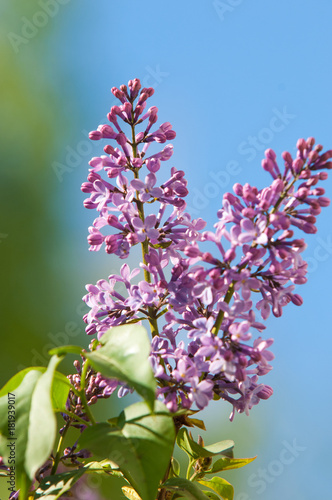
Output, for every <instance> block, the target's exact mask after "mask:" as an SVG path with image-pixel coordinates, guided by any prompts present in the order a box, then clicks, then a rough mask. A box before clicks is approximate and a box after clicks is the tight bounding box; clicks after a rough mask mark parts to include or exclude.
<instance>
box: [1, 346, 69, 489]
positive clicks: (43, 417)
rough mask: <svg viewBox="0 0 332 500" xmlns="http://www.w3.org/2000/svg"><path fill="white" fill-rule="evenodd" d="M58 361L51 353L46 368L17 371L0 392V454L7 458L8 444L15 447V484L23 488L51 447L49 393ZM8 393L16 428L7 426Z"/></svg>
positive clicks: (53, 430) (52, 420)
mask: <svg viewBox="0 0 332 500" xmlns="http://www.w3.org/2000/svg"><path fill="white" fill-rule="evenodd" d="M60 361H61V358H59V357H57V356H54V357H53V358H51V360H50V362H49V365H48V367H47V369H46V370H45V369H44V370H41V369H35V368H30V369H26V370H23V371H22V372H19V373H18V374H16V375H15V376H14V377H13V378H12V379H10V380H9V382H8V383H7V384H6V385H5V386H4V387H3V389H2V390H1V392H0V455H2V456H3V457H4V461H5V462H8V459H9V452H10V447H8V444H12V448H14V447H15V454H16V456H15V466H16V473H17V487H18V488H20V487H21V488H22V489H23V490H24V489H25V488H26V486H27V484H28V479H27V478H28V477H29V478H30V479H33V477H34V475H35V472H36V471H37V469H38V468H39V467H40V466H41V465H42V464H43V463H44V462H45V461H46V460H47V458H48V457H49V455H50V453H51V451H52V448H53V444H54V440H55V436H56V417H55V414H54V410H53V404H52V397H51V393H52V385H53V378H54V373H55V368H56V366H57V365H58V364H59V362H60ZM8 393H10V394H11V395H13V396H12V399H15V404H14V405H15V430H13V429H14V427H10V428H9V429H8V423H9V421H8V415H9V413H8ZM59 397H60V396H59Z"/></svg>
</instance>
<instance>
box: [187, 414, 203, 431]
mask: <svg viewBox="0 0 332 500" xmlns="http://www.w3.org/2000/svg"><path fill="white" fill-rule="evenodd" d="M186 422H187V425H188V427H198V428H199V429H202V430H203V431H206V427H205V424H204V421H203V420H200V419H198V418H189V417H187V419H186ZM189 424H190V425H189Z"/></svg>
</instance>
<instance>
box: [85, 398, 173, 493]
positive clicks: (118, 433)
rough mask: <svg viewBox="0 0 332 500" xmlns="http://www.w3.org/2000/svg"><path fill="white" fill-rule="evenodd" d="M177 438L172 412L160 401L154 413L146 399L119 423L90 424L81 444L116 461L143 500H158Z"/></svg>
mask: <svg viewBox="0 0 332 500" xmlns="http://www.w3.org/2000/svg"><path fill="white" fill-rule="evenodd" d="M174 440H175V429H174V424H173V419H172V415H171V414H170V413H169V412H168V410H167V409H166V407H165V406H164V405H163V404H162V403H161V402H159V401H157V402H156V407H155V412H154V413H153V414H151V413H150V410H149V407H148V406H147V404H146V403H145V402H142V403H136V404H134V405H131V406H129V407H128V408H126V409H125V410H124V411H123V412H122V413H121V414H120V416H119V418H118V423H117V426H115V425H110V424H108V423H106V422H105V423H100V424H96V425H93V426H90V427H89V428H87V429H85V430H84V431H83V433H82V435H81V437H80V439H79V441H78V444H79V446H80V447H81V448H87V449H89V450H90V451H92V452H93V453H94V454H95V455H97V456H99V457H101V458H107V459H108V460H111V461H112V462H115V463H116V464H117V465H118V467H119V469H120V470H121V472H122V473H123V475H124V477H125V478H126V479H127V480H128V482H129V483H130V485H131V486H132V487H133V488H134V489H135V490H136V492H137V493H138V494H139V495H140V497H141V498H142V500H155V498H156V494H157V490H158V486H159V483H160V481H161V480H162V478H163V477H164V474H165V472H166V469H167V466H168V464H169V461H170V459H171V456H172V451H173V447H174Z"/></svg>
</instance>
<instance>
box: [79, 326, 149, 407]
mask: <svg viewBox="0 0 332 500" xmlns="http://www.w3.org/2000/svg"><path fill="white" fill-rule="evenodd" d="M100 342H101V343H102V344H103V345H102V347H101V348H100V349H98V350H96V351H93V352H84V353H83V355H84V356H85V357H86V358H87V359H88V360H89V362H90V364H91V365H92V367H93V368H94V369H95V370H96V371H98V372H100V373H102V374H103V375H105V376H106V377H108V378H116V379H118V380H121V381H123V382H125V383H127V384H128V385H129V386H131V387H133V388H134V389H135V390H136V391H137V392H138V394H140V395H141V396H142V397H143V398H144V399H145V401H146V402H147V403H148V405H149V406H150V408H151V409H153V404H154V400H155V392H156V380H155V378H154V375H153V372H152V368H151V365H150V362H149V359H148V358H149V355H150V350H151V345H150V341H149V338H148V335H147V332H146V330H145V328H143V327H142V326H140V325H122V326H116V327H114V328H111V329H110V330H108V331H107V332H106V333H104V335H103V336H102V338H101V339H100Z"/></svg>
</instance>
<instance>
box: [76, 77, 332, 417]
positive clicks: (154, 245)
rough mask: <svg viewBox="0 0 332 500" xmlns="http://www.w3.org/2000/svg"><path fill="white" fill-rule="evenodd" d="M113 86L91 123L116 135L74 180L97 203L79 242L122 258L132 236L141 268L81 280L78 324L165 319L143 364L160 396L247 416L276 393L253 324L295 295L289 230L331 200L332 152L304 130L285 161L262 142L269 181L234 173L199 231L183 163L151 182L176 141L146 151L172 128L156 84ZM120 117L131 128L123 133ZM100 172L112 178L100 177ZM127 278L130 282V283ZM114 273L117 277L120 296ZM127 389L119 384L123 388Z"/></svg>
mask: <svg viewBox="0 0 332 500" xmlns="http://www.w3.org/2000/svg"><path fill="white" fill-rule="evenodd" d="M112 92H113V94H114V96H115V97H117V98H118V99H119V100H120V105H119V106H113V107H112V108H111V111H110V113H109V114H108V119H109V121H110V123H111V124H112V126H110V125H101V126H99V127H98V128H97V130H96V131H93V132H91V133H90V138H91V139H92V140H103V139H106V140H107V141H108V142H109V140H113V141H115V143H114V144H113V146H112V145H110V144H107V145H106V146H105V147H104V152H105V153H106V156H105V155H102V156H101V157H98V158H93V159H92V160H91V161H90V167H91V168H90V172H89V175H88V182H85V183H84V184H83V185H82V191H83V192H84V193H87V194H89V198H87V199H86V200H85V202H84V205H85V206H86V208H88V209H95V210H97V212H98V216H97V218H96V219H95V221H94V222H93V225H92V226H91V227H90V228H89V236H88V242H89V245H90V249H91V250H93V251H98V250H99V249H100V248H101V247H102V246H103V245H105V250H106V252H107V253H109V254H112V253H114V254H116V255H117V256H119V257H120V258H121V259H125V258H127V257H128V255H129V254H130V250H131V247H132V246H134V245H137V244H139V243H141V245H142V248H143V259H142V262H141V263H140V265H139V268H140V269H134V270H133V271H132V272H130V269H129V266H128V265H127V264H124V265H123V266H122V268H121V272H120V274H121V275H120V276H116V275H112V276H110V277H109V281H106V280H100V281H98V282H97V284H96V285H87V287H86V288H87V292H88V293H87V295H85V296H84V298H83V300H84V301H85V303H86V304H87V305H88V306H89V308H90V311H89V312H88V313H87V314H86V315H85V317H84V321H85V322H86V324H87V327H86V332H87V334H89V335H94V334H96V335H97V337H98V338H100V337H101V336H102V335H103V334H104V333H105V331H107V330H108V329H110V328H112V327H114V326H118V325H122V324H125V323H128V322H131V321H133V320H135V321H137V320H139V319H140V318H141V319H143V318H144V319H146V318H149V320H150V322H151V323H152V321H153V318H156V317H157V316H158V317H159V316H160V317H162V318H163V319H162V321H163V326H162V327H161V329H160V331H158V330H157V331H156V330H154V331H153V338H152V341H151V365H152V367H153V370H154V373H155V377H156V378H157V380H158V382H159V384H158V385H159V387H158V390H157V394H158V396H159V398H161V399H162V400H163V401H164V402H165V404H166V406H167V407H168V408H169V409H170V410H171V411H176V410H177V409H178V408H179V407H182V408H190V407H191V406H192V405H196V407H197V408H198V409H202V408H204V407H206V406H207V405H208V403H209V401H210V400H212V399H213V398H222V399H224V400H225V401H228V402H229V403H231V405H232V406H233V411H232V414H231V418H233V415H234V412H235V411H237V412H245V413H246V414H248V412H249V410H250V409H251V408H252V406H254V405H256V404H257V403H258V402H259V401H260V400H261V399H267V398H269V397H270V396H271V394H272V392H273V391H272V388H271V387H269V386H268V385H266V384H264V383H262V382H261V380H260V377H261V376H264V375H266V374H267V373H268V372H269V371H270V370H271V365H270V362H271V361H272V359H273V357H274V356H273V354H272V353H271V351H270V350H269V348H270V346H271V344H272V342H273V341H272V339H269V338H267V339H263V338H262V337H261V336H258V337H256V338H255V331H257V332H259V334H260V333H261V332H262V331H263V330H264V329H265V325H264V324H263V323H262V322H261V321H262V320H263V321H265V320H266V319H267V318H268V317H269V315H270V314H271V312H272V314H273V315H274V316H276V317H279V316H281V315H282V312H283V308H284V307H285V306H286V305H287V304H289V303H290V302H292V303H293V304H295V305H301V304H302V298H301V296H300V295H298V294H297V293H295V288H296V285H301V284H304V283H305V282H306V281H307V278H306V274H307V263H306V262H305V260H304V259H303V258H302V255H301V254H302V252H303V251H304V250H305V248H306V243H305V240H304V239H303V238H299V237H298V231H299V230H300V231H303V232H304V233H305V234H313V233H315V232H316V230H317V229H316V226H315V223H316V217H317V215H318V214H319V213H320V211H321V208H322V207H326V206H328V205H329V200H328V198H326V197H325V196H324V194H325V192H324V189H323V188H322V187H317V184H318V182H319V181H323V180H325V179H327V172H326V170H329V169H331V168H332V162H331V161H330V159H331V158H332V151H327V152H325V153H323V154H322V146H321V145H316V146H315V140H314V139H313V138H311V137H310V138H308V139H307V140H304V139H300V140H299V141H298V142H297V153H296V157H295V158H293V157H292V156H291V154H290V153H288V152H285V153H283V155H282V157H283V160H284V167H283V168H282V167H281V166H280V165H278V163H277V159H276V154H275V153H274V151H273V150H272V149H267V150H266V151H265V158H264V159H263V160H262V167H263V169H264V170H265V171H266V172H267V173H269V174H270V175H271V177H272V181H271V184H270V185H268V186H267V187H265V188H263V189H258V188H257V187H256V186H250V185H249V184H244V185H243V186H242V185H241V184H239V183H236V184H235V185H234V187H233V193H225V194H224V196H223V200H222V207H221V208H220V210H219V211H218V213H217V216H218V221H217V222H216V224H215V226H214V231H211V230H205V227H206V223H205V221H204V220H203V219H200V218H199V219H194V220H192V219H191V217H190V215H189V214H188V213H187V212H186V202H185V200H184V198H185V197H186V196H187V194H188V189H187V181H186V179H185V174H184V172H183V171H181V170H177V169H176V168H175V167H172V168H171V171H170V176H169V179H168V180H167V181H166V182H164V183H163V184H161V185H160V186H159V185H158V180H157V175H156V174H157V172H158V171H159V170H160V169H161V168H164V167H161V162H166V161H168V160H169V159H170V158H171V156H172V152H173V146H172V145H170V144H168V145H165V146H164V149H163V150H162V151H160V152H159V153H155V154H153V155H151V156H147V151H148V149H149V146H150V144H151V143H152V142H156V143H157V144H159V143H160V144H164V143H165V142H167V141H168V140H172V139H174V138H175V136H176V134H175V132H174V131H173V130H172V127H171V125H170V124H169V123H168V122H166V123H164V124H162V125H160V127H159V128H157V129H156V130H153V126H154V125H155V123H156V122H157V119H158V116H157V115H158V109H157V108H156V107H155V106H152V107H150V108H149V109H148V110H147V111H146V105H147V100H148V99H149V98H150V97H151V96H152V95H153V93H154V91H153V89H152V88H148V89H146V88H143V89H141V85H140V82H139V80H138V79H135V80H131V81H130V82H129V84H128V88H127V87H126V86H125V85H122V86H121V87H120V89H116V88H113V89H112ZM136 99H137V103H136V106H135V100H136ZM121 122H123V124H121ZM121 127H123V128H124V127H127V128H129V134H128V137H127V136H126V134H125V132H124V131H123V128H121ZM137 127H141V128H142V130H141V131H139V132H138V131H137ZM141 170H143V171H145V173H144V181H143V180H141V179H140V178H139V176H140V174H141ZM103 172H105V173H106V175H107V177H108V178H109V179H113V180H115V182H113V183H109V182H108V181H106V180H104V179H103V178H102V173H103ZM152 209H154V213H153V214H151V213H150V212H151V210H152ZM144 210H146V211H147V210H148V211H149V213H150V214H149V215H147V214H146V213H145V212H144ZM104 233H108V234H104ZM109 233H111V234H109ZM204 242H210V243H212V244H213V245H214V246H215V252H214V254H213V255H212V254H211V253H210V252H206V251H204V249H203V246H204ZM210 246H211V245H210ZM167 268H168V269H169V272H166V269H167ZM135 276H137V277H138V280H139V281H138V283H135V284H132V283H131V280H132V278H133V277H135ZM117 283H123V284H124V285H125V295H123V294H120V293H119V292H118V291H117ZM151 311H152V312H153V318H152V316H151V314H152V312H151ZM185 338H186V339H187V340H186V342H185V341H184V339H185ZM116 385H117V383H116V382H114V389H115V387H116ZM114 389H113V385H112V390H114ZM126 391H127V389H126V388H123V387H120V395H122V394H123V393H124V392H126Z"/></svg>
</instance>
